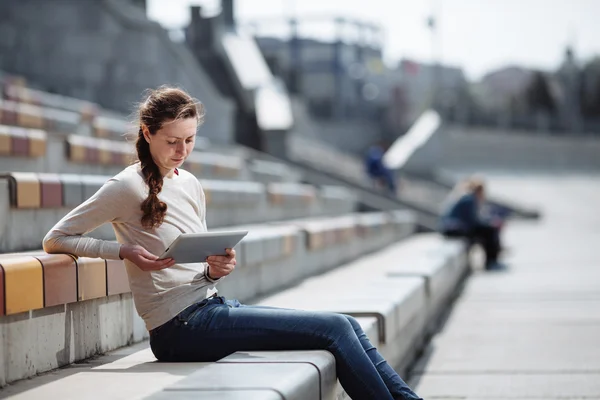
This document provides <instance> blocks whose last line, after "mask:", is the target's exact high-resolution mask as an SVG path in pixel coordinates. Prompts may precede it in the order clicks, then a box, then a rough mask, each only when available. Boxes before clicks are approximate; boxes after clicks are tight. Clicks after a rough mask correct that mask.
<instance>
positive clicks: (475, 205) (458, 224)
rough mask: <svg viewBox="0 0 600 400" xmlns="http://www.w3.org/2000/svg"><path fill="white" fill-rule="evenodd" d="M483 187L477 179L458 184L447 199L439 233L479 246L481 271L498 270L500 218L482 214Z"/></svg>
mask: <svg viewBox="0 0 600 400" xmlns="http://www.w3.org/2000/svg"><path fill="white" fill-rule="evenodd" d="M485 203H486V197H485V185H484V183H483V181H482V180H481V179H479V178H469V179H467V180H466V181H464V182H460V183H459V184H458V185H457V187H456V188H455V189H454V190H453V192H452V193H451V194H450V196H449V200H448V202H447V203H446V206H445V209H444V211H443V214H442V217H441V221H440V230H441V232H442V234H444V235H445V236H447V237H464V238H467V239H469V240H470V241H472V242H475V243H479V244H481V246H482V247H483V250H484V252H485V269H486V270H495V269H502V268H503V267H504V266H503V265H502V264H501V263H499V262H498V256H499V254H500V251H501V249H502V246H501V243H500V232H501V230H502V226H503V225H504V219H503V218H502V217H500V216H499V215H493V214H491V213H489V212H485V208H486V207H485V206H486V204H485Z"/></svg>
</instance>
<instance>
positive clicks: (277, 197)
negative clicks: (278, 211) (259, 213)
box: [268, 190, 285, 205]
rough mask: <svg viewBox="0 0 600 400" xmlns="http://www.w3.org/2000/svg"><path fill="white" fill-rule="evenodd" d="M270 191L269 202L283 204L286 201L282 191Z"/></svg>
mask: <svg viewBox="0 0 600 400" xmlns="http://www.w3.org/2000/svg"><path fill="white" fill-rule="evenodd" d="M268 193H269V202H270V203H273V204H277V205H281V204H283V203H284V200H285V196H283V195H282V194H281V193H274V192H272V191H270V190H269V192H268Z"/></svg>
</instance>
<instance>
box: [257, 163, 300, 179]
mask: <svg viewBox="0 0 600 400" xmlns="http://www.w3.org/2000/svg"><path fill="white" fill-rule="evenodd" d="M247 166H248V169H249V170H250V171H251V172H252V176H253V177H254V180H256V181H257V182H263V183H269V182H298V181H300V178H301V174H300V173H299V172H297V171H295V170H293V169H292V168H290V167H288V166H287V165H286V164H283V163H279V162H273V161H266V160H258V159H251V160H248V161H247Z"/></svg>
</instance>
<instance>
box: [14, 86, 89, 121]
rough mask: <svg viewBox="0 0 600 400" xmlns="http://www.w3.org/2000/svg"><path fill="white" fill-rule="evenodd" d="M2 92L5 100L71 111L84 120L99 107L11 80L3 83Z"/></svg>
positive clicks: (87, 119)
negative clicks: (13, 82)
mask: <svg viewBox="0 0 600 400" xmlns="http://www.w3.org/2000/svg"><path fill="white" fill-rule="evenodd" d="M3 94H4V98H5V99H7V100H12V101H15V102H21V103H27V104H34V105H38V106H46V107H50V108H54V109H58V110H66V111H71V112H74V113H77V114H79V115H80V116H81V117H82V119H83V120H84V121H91V120H92V119H93V117H94V116H95V115H96V114H97V112H98V110H99V108H100V107H99V106H98V105H97V104H95V103H91V102H89V101H85V100H80V99H75V98H72V97H67V96H62V95H58V94H54V93H48V92H44V91H41V90H36V89H32V88H28V87H25V86H22V85H21V84H12V83H11V82H6V83H5V84H4V85H3Z"/></svg>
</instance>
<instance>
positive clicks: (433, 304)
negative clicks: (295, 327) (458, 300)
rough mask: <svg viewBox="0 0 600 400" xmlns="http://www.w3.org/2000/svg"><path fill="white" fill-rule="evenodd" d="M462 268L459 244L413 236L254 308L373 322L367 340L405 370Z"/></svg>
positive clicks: (461, 274) (440, 309)
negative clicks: (368, 318) (372, 332)
mask: <svg viewBox="0 0 600 400" xmlns="http://www.w3.org/2000/svg"><path fill="white" fill-rule="evenodd" d="M420 236H423V237H420ZM461 253H462V254H461ZM466 268H467V267H466V259H465V257H464V249H461V246H460V244H458V243H446V242H444V241H443V239H442V240H440V239H439V238H438V237H435V235H416V236H414V237H411V238H409V239H406V240H405V241H403V242H401V243H399V244H395V245H392V246H389V247H387V248H385V249H383V250H381V251H379V252H377V253H374V254H372V255H369V256H367V257H363V258H361V259H357V260H355V261H353V262H350V263H347V264H345V265H343V266H342V267H340V268H338V269H335V270H333V271H330V272H328V273H326V274H322V275H318V276H315V277H313V278H310V279H307V280H305V281H303V282H302V283H301V284H299V285H297V286H295V287H293V288H290V289H288V290H285V291H282V292H280V293H277V294H275V295H273V296H270V297H267V298H263V299H261V300H260V302H259V303H258V304H260V305H270V306H276V307H288V308H300V309H306V310H314V311H316V310H322V311H334V312H341V313H345V314H350V315H354V316H358V317H365V316H371V317H375V318H376V319H377V337H374V336H371V335H369V338H370V339H371V340H372V341H373V342H374V343H379V347H380V350H381V352H382V354H384V355H385V356H386V358H388V359H389V360H390V362H392V363H394V364H395V365H401V366H406V364H407V363H408V362H409V361H410V360H411V358H412V357H414V354H415V352H416V351H418V350H419V348H420V346H421V345H422V344H423V341H424V340H425V339H426V338H427V336H428V335H429V334H430V333H431V332H432V330H433V328H434V327H435V326H436V321H437V319H438V318H439V315H440V312H441V311H443V309H445V308H446V307H447V306H448V305H449V302H450V300H451V294H452V293H453V292H454V291H455V290H456V288H457V286H458V284H459V282H460V280H461V278H463V277H464V275H465V271H466ZM340 282H343V286H342V285H340ZM392 342H393V343H394V345H393V346H389V348H388V346H386V343H392Z"/></svg>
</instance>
